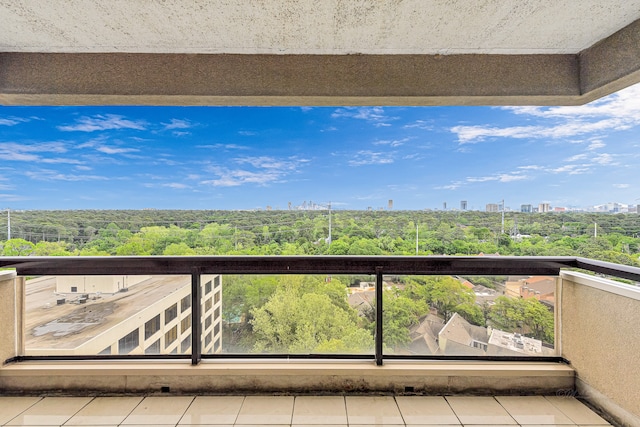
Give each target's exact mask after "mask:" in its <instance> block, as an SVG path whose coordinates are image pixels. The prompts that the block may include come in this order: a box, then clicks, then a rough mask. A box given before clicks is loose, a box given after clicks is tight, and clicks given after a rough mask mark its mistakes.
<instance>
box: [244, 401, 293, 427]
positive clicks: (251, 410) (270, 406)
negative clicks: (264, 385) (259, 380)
mask: <svg viewBox="0 0 640 427" xmlns="http://www.w3.org/2000/svg"><path fill="white" fill-rule="evenodd" d="M292 415H293V396H247V397H245V399H244V402H243V404H242V408H240V413H239V414H238V419H237V420H236V425H239V424H243V425H246V424H256V425H260V424H270V425H273V424H287V425H289V424H291V417H292Z"/></svg>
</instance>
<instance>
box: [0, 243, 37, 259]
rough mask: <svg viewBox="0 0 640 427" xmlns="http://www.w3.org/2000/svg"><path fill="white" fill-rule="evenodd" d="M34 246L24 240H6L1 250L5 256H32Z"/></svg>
mask: <svg viewBox="0 0 640 427" xmlns="http://www.w3.org/2000/svg"><path fill="white" fill-rule="evenodd" d="M34 250H35V245H34V244H33V243H31V242H29V241H27V240H24V239H11V240H7V241H6V242H5V244H4V248H3V250H2V253H3V255H6V256H27V255H31V254H33V252H34Z"/></svg>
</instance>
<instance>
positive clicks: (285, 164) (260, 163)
mask: <svg viewBox="0 0 640 427" xmlns="http://www.w3.org/2000/svg"><path fill="white" fill-rule="evenodd" d="M232 162H233V163H236V164H238V165H240V166H244V167H240V168H235V169H234V168H230V167H222V166H217V165H216V166H211V167H209V169H208V170H209V172H212V173H213V175H215V176H216V178H215V179H209V180H204V181H201V182H200V183H201V184H204V185H213V186H215V187H235V186H240V185H244V184H256V185H260V186H266V185H269V184H272V183H278V182H284V181H285V179H286V177H287V176H288V175H290V174H293V173H296V172H297V171H298V169H299V167H300V165H302V164H305V163H308V162H309V160H307V159H300V158H298V157H288V158H284V159H278V158H275V157H270V156H261V157H240V158H236V159H233V160H232Z"/></svg>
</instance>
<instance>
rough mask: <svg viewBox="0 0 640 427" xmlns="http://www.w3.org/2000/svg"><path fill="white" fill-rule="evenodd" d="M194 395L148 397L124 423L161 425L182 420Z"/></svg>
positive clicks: (174, 423)
mask: <svg viewBox="0 0 640 427" xmlns="http://www.w3.org/2000/svg"><path fill="white" fill-rule="evenodd" d="M193 399H194V398H193V396H153V397H146V398H144V399H143V400H142V402H140V404H139V405H138V406H137V407H136V408H135V409H134V410H133V412H131V414H129V416H127V418H125V419H124V421H123V422H122V425H132V424H134V425H135V424H140V425H150V424H151V425H161V424H173V425H174V426H175V425H176V424H177V423H178V421H180V418H182V415H184V413H185V411H186V410H187V408H188V407H189V405H190V404H191V402H192V401H193Z"/></svg>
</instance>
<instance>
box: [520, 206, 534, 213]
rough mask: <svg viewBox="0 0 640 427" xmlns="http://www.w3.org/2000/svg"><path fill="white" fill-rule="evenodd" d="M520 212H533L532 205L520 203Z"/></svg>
mask: <svg viewBox="0 0 640 427" xmlns="http://www.w3.org/2000/svg"><path fill="white" fill-rule="evenodd" d="M520 212H524V213H531V212H533V206H531V205H520Z"/></svg>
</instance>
